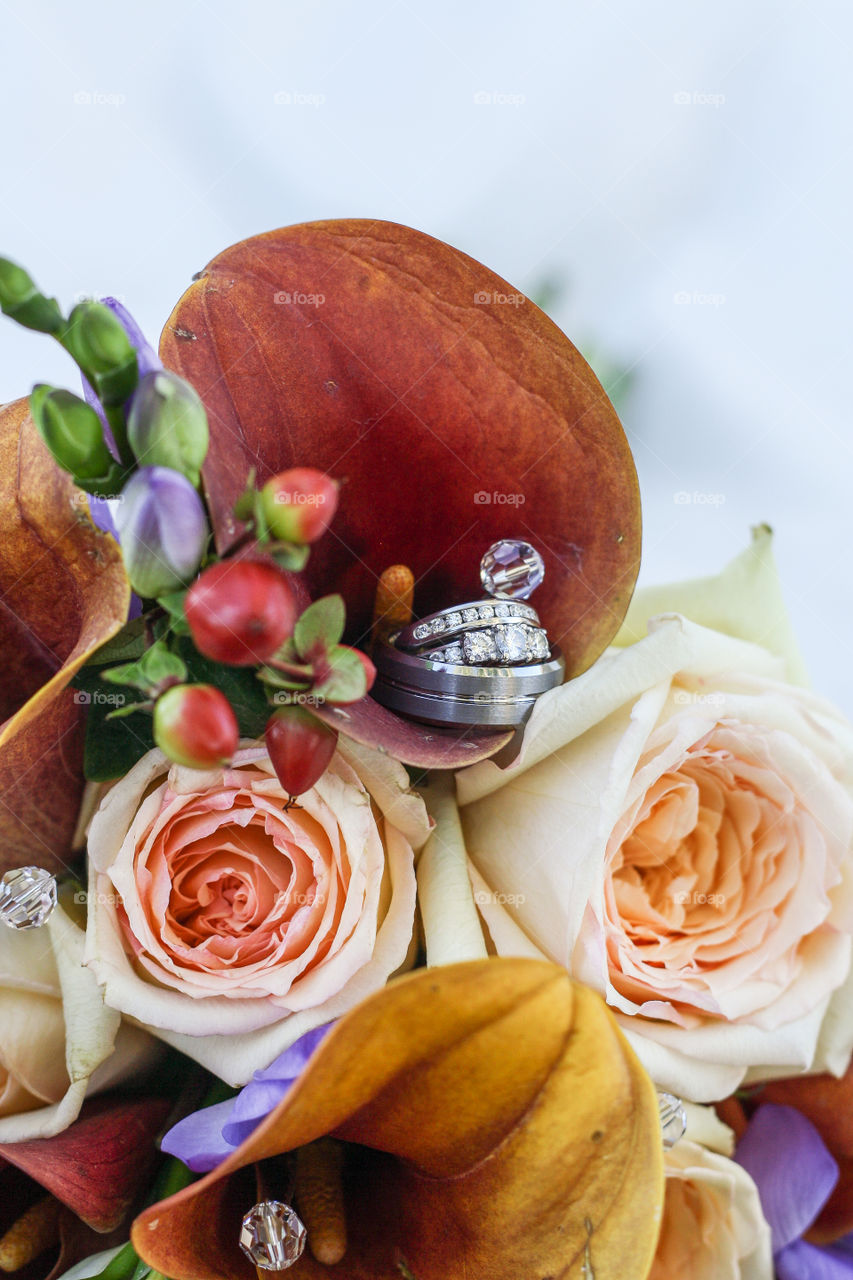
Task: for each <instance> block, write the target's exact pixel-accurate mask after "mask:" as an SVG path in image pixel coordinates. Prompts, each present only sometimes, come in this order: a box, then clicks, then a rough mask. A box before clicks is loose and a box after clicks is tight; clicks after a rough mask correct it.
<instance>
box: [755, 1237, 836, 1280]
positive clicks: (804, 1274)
mask: <svg viewBox="0 0 853 1280" xmlns="http://www.w3.org/2000/svg"><path fill="white" fill-rule="evenodd" d="M773 1262H774V1266H775V1269H776V1275H777V1277H778V1280H851V1278H853V1254H850V1253H849V1252H846V1251H845V1252H842V1251H840V1250H839V1247H838V1245H830V1246H828V1247H827V1248H818V1246H817V1245H813V1244H806V1242H805V1240H795V1241H794V1243H793V1244H789V1245H788V1246H787V1247H786V1248H784V1249H783V1250H782V1252H781V1253H778V1254H776V1256H775V1258H774V1259H773Z"/></svg>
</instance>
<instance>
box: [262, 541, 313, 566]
mask: <svg viewBox="0 0 853 1280" xmlns="http://www.w3.org/2000/svg"><path fill="white" fill-rule="evenodd" d="M267 551H268V552H269V553H270V555H271V556H272V558H273V560H275V562H276V564H277V565H278V567H279V569H288V570H289V571H290V572H291V573H301V572H302V570H303V569H304V568H305V566H306V564H307V563H308V557H309V556H310V554H311V548H310V547H302V546H299V545H298V544H297V543H295V542H273V543H270V545H269V546H268V547H267Z"/></svg>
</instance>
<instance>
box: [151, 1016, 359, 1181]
mask: <svg viewBox="0 0 853 1280" xmlns="http://www.w3.org/2000/svg"><path fill="white" fill-rule="evenodd" d="M333 1026H334V1023H332V1022H327V1023H326V1025H325V1026H323V1027H315V1028H314V1030H313V1031H307V1032H306V1033H305V1035H304V1036H300V1038H299V1039H298V1040H297V1041H296V1042H295V1044H292V1045H291V1046H290V1048H289V1049H285V1051H284V1053H281V1054H279V1056H278V1057H277V1058H276V1060H275V1062H273V1063H272V1064H271V1065H270V1066H268V1067H265V1068H264V1070H263V1071H256V1072H255V1074H254V1076H253V1077H252V1079H251V1080H250V1081H249V1083H248V1084H247V1085H246V1086H245V1088H244V1089H242V1090H241V1092H240V1093H238V1095H237V1097H236V1098H231V1099H229V1100H228V1101H227V1102H220V1103H217V1104H216V1106H213V1107H205V1108H204V1109H203V1110H201V1111H194V1112H193V1113H192V1115H189V1116H185V1117H184V1119H183V1120H180V1121H179V1122H178V1123H177V1124H176V1125H173V1126H172V1128H171V1129H170V1130H169V1132H168V1133H167V1134H166V1136H165V1137H164V1139H163V1141H162V1142H161V1144H160V1145H161V1147H162V1149H163V1150H164V1151H166V1152H168V1154H169V1155H171V1156H177V1157H178V1159H179V1160H183V1162H184V1164H186V1165H188V1166H189V1168H190V1169H193V1170H194V1171H195V1172H196V1173H207V1172H208V1171H209V1170H210V1169H215V1168H216V1166H217V1165H218V1164H221V1163H222V1161H223V1160H224V1159H225V1157H226V1156H230V1154H231V1152H232V1151H233V1150H234V1149H235V1147H239V1145H240V1143H241V1142H243V1141H245V1139H246V1138H248V1136H249V1134H250V1133H253V1132H254V1130H255V1129H257V1127H258V1125H259V1124H260V1123H261V1121H262V1120H264V1119H265V1118H266V1117H267V1116H268V1115H269V1113H270V1112H271V1111H272V1110H273V1108H274V1107H277V1106H278V1104H279V1103H280V1102H281V1100H282V1098H283V1097H284V1096H285V1094H286V1093H287V1091H288V1089H290V1087H291V1085H292V1084H294V1082H295V1081H296V1079H297V1077H298V1076H299V1075H300V1073H301V1072H302V1071H303V1069H304V1068H305V1066H306V1064H307V1062H308V1059H309V1058H310V1057H311V1055H312V1053H313V1052H314V1050H315V1049H316V1048H317V1046H318V1045H319V1044H320V1042H321V1041H322V1040H323V1038H324V1037H325V1035H326V1033H327V1032H328V1031H331V1029H332V1027H333Z"/></svg>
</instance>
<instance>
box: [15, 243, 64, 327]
mask: <svg viewBox="0 0 853 1280" xmlns="http://www.w3.org/2000/svg"><path fill="white" fill-rule="evenodd" d="M0 311H2V312H3V314H4V315H7V316H9V318H10V319H11V320H16V321H17V322H18V324H20V325H23V326H24V328H25V329H35V330H36V331H37V332H38V333H53V334H56V333H59V331H60V330H61V329H62V326H63V325H64V324H65V320H64V319H63V316H62V312H61V311H60V310H59V304H58V302H57V301H56V299H55V298H46V297H45V296H44V294H43V293H40V292H39V290H38V288H37V286H36V283H35V281H34V280H33V278H32V276H31V275H30V274H29V272H27V271H25V270H24V268H23V267H19V266H18V265H17V263H15V262H10V261H9V259H8V258H0Z"/></svg>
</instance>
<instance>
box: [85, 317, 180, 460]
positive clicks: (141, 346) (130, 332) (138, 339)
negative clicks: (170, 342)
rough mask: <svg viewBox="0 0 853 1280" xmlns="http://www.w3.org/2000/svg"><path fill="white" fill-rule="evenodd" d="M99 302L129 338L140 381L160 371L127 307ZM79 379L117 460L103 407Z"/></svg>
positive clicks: (92, 392)
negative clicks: (155, 370) (117, 321)
mask: <svg viewBox="0 0 853 1280" xmlns="http://www.w3.org/2000/svg"><path fill="white" fill-rule="evenodd" d="M101 302H102V303H103V304H104V306H105V307H109V309H110V311H112V313H113V315H114V316H116V317H117V318H118V319H119V320H120V321H121V323H122V326H123V328H124V331H125V333H126V334H127V336H128V338H130V345H131V346H132V347H133V349H134V351H135V352H136V362H137V364H138V365H139V377H140V380H141V379H142V378H143V377H144V376H145V374H146V373H151V371H152V369H162V368H163V361H162V360H161V359H160V357H159V356H158V354H157V352H156V351H155V350H154V348H153V347H152V346H151V344H150V343H149V341H148V339H147V338H146V337H145V334H144V333H143V332H142V330H141V329H140V327H139V325H138V324H137V323H136V321H135V320H134V318H133V316H132V315H131V314H130V312H129V311H128V309H127V307H124V306H122V304H121V303H120V302H118V301H117V300H116V299H115V298H101ZM80 377H81V380H82V382H83V394H84V396H85V397H86V400H87V402H88V403H89V404H90V405H91V406H92V408H93V409H94V410H95V412H96V413H97V415H98V417H99V418H100V419H101V425H102V426H103V428H104V439H105V440H106V442H107V444H108V445H109V448H110V451H111V452H112V454H113V456H114V457H116V458H117V457H118V450H117V449H116V446H115V441H114V440H113V433H112V431H110V427H109V423H108V422H107V418H106V414H105V413H104V409H103V406H102V404H101V402H100V400H99V399H98V397H97V396H96V395H95V392H94V389H93V387H92V385H91V383H90V382H89V380H88V378H85V377H83V375H82V374H81V375H80Z"/></svg>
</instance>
